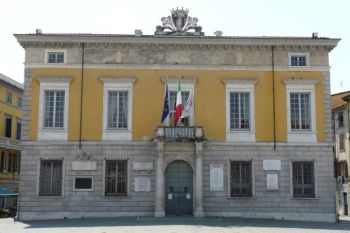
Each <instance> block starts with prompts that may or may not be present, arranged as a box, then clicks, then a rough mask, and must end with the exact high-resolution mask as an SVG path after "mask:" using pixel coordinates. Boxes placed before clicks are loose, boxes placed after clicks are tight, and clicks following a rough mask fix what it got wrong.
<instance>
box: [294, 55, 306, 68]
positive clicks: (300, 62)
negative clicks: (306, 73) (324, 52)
mask: <svg viewBox="0 0 350 233" xmlns="http://www.w3.org/2000/svg"><path fill="white" fill-rule="evenodd" d="M290 59H291V61H290V64H291V66H306V56H291V58H290Z"/></svg>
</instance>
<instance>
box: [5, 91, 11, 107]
mask: <svg viewBox="0 0 350 233" xmlns="http://www.w3.org/2000/svg"><path fill="white" fill-rule="evenodd" d="M6 103H8V104H12V92H9V91H8V92H7V96H6Z"/></svg>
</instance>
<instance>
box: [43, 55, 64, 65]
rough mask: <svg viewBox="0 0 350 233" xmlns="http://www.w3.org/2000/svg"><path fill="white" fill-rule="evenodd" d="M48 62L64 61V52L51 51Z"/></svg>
mask: <svg viewBox="0 0 350 233" xmlns="http://www.w3.org/2000/svg"><path fill="white" fill-rule="evenodd" d="M47 62H48V63H64V53H49V54H48V61H47Z"/></svg>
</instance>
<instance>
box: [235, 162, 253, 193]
mask: <svg viewBox="0 0 350 233" xmlns="http://www.w3.org/2000/svg"><path fill="white" fill-rule="evenodd" d="M230 188H231V192H230V194H231V197H252V196H253V182H252V162H251V161H231V176H230Z"/></svg>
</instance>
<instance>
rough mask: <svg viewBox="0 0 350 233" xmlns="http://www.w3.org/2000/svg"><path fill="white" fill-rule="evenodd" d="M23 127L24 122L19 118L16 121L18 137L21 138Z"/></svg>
mask: <svg viewBox="0 0 350 233" xmlns="http://www.w3.org/2000/svg"><path fill="white" fill-rule="evenodd" d="M21 129H22V122H21V121H20V120H17V122H16V139H17V140H21Z"/></svg>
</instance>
